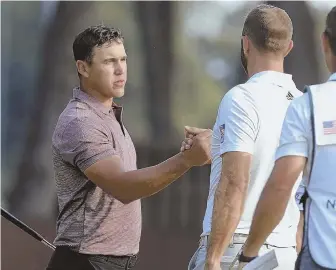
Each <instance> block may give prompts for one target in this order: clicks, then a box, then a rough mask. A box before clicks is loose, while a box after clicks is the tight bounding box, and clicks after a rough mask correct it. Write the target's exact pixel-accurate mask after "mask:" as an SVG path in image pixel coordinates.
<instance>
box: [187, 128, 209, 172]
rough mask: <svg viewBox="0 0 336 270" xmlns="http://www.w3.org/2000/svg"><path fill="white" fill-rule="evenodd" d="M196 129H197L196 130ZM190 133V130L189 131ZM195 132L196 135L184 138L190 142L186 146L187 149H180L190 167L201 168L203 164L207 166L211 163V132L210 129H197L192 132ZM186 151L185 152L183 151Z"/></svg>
mask: <svg viewBox="0 0 336 270" xmlns="http://www.w3.org/2000/svg"><path fill="white" fill-rule="evenodd" d="M196 129H197V128H196ZM189 131H190V130H189ZM192 131H197V133H196V132H195V133H190V134H187V133H186V136H189V140H191V144H185V146H186V145H188V146H189V147H188V148H185V149H182V148H183V146H182V147H181V152H182V153H183V155H184V157H185V158H186V159H187V161H188V163H189V164H191V165H192V166H202V165H205V164H209V162H210V161H211V153H210V150H211V138H212V130H211V129H197V130H195V128H194V130H192ZM191 135H193V137H191ZM185 150H187V151H185Z"/></svg>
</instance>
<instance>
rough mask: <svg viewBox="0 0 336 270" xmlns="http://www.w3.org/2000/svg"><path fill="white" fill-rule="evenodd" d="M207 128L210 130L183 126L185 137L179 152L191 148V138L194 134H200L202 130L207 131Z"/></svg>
mask: <svg viewBox="0 0 336 270" xmlns="http://www.w3.org/2000/svg"><path fill="white" fill-rule="evenodd" d="M207 130H211V129H205V128H197V127H189V126H185V127H184V135H185V139H184V140H183V142H182V145H181V152H183V151H184V150H188V149H190V148H191V145H192V139H193V137H194V136H196V135H198V134H200V133H202V132H204V131H207Z"/></svg>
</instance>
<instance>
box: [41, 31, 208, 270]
mask: <svg viewBox="0 0 336 270" xmlns="http://www.w3.org/2000/svg"><path fill="white" fill-rule="evenodd" d="M73 54H74V58H75V61H76V66H77V72H78V75H79V82H80V85H79V87H77V88H75V89H74V90H73V98H72V99H71V100H70V102H69V103H68V105H67V106H66V108H65V109H64V111H63V112H62V113H61V115H60V117H59V119H58V122H57V125H56V128H55V131H54V134H53V137H52V150H53V163H54V170H55V180H56V191H57V197H58V204H59V216H58V218H57V235H56V239H55V241H54V244H55V246H56V250H55V252H54V253H53V255H52V258H51V260H50V262H49V265H48V267H47V269H49V270H67V269H69V270H70V269H71V270H76V269H78V270H86V269H96V270H97V269H104V270H110V269H115V270H116V269H118V270H119V269H133V267H134V265H135V264H136V261H137V256H138V255H137V254H138V252H139V241H140V234H141V223H142V221H141V205H140V199H141V198H144V197H148V196H151V195H153V194H155V193H157V192H158V191H160V190H162V189H163V188H165V187H167V186H168V185H169V184H170V183H172V182H173V181H175V180H176V179H178V178H179V177H180V176H182V175H183V174H184V173H185V172H187V171H188V170H189V169H190V168H191V167H193V166H201V165H203V164H205V163H206V162H207V161H208V160H209V159H210V137H211V133H212V131H211V130H206V131H205V132H202V133H201V134H199V135H198V136H196V143H195V145H193V147H192V148H191V149H190V150H189V151H186V152H183V153H181V152H180V153H178V154H177V155H175V156H173V157H171V158H170V159H168V160H166V161H164V162H162V163H160V164H158V165H156V166H152V167H148V168H145V169H140V170H137V165H136V152H135V148H134V145H133V142H132V139H131V137H130V135H129V133H128V132H127V130H126V128H125V126H124V124H123V122H122V110H123V108H122V107H120V106H118V105H117V104H115V103H114V98H120V97H122V96H123V95H124V87H125V83H126V80H127V61H126V58H127V56H126V52H125V47H124V39H123V36H122V34H121V32H120V31H119V30H116V29H114V28H108V27H105V26H94V27H90V28H88V29H86V30H85V31H83V32H81V33H80V34H79V35H78V36H77V37H76V38H75V41H74V43H73Z"/></svg>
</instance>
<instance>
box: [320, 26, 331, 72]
mask: <svg viewBox="0 0 336 270" xmlns="http://www.w3.org/2000/svg"><path fill="white" fill-rule="evenodd" d="M321 39H322V47H323V53H324V59H325V63H326V65H327V68H328V70H329V71H330V72H331V71H332V64H331V63H332V51H331V48H330V44H329V39H328V34H327V33H326V32H324V33H323V34H322V37H321Z"/></svg>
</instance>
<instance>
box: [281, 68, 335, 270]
mask: <svg viewBox="0 0 336 270" xmlns="http://www.w3.org/2000/svg"><path fill="white" fill-rule="evenodd" d="M335 87H336V73H334V74H332V75H331V76H330V78H329V80H328V81H327V82H326V83H323V84H320V85H315V86H311V89H312V96H313V97H314V99H313V100H314V101H317V102H316V103H314V110H312V108H311V102H310V99H309V95H308V93H306V94H304V95H303V96H302V97H300V98H298V99H296V100H294V101H293V102H292V103H291V104H290V106H289V108H288V111H287V114H286V118H285V120H284V124H283V128H282V132H281V138H280V145H279V148H278V150H277V153H276V159H279V158H281V157H285V156H301V157H305V158H307V162H306V166H305V168H304V171H303V179H302V184H301V187H302V189H303V190H304V189H305V187H307V184H308V181H309V184H308V188H307V190H308V194H309V198H310V200H309V201H308V203H307V204H306V205H307V211H308V212H309V215H305V217H306V219H305V220H306V223H305V224H306V227H305V228H306V229H307V230H306V234H307V237H308V238H309V241H308V243H309V251H310V253H311V255H312V257H313V258H314V261H315V262H316V263H317V264H319V265H321V266H323V267H326V268H328V269H335V266H336V248H335V247H336V245H335V243H336V242H335V237H334V236H335V235H336V234H335V233H336V232H335V226H334V225H335V222H336V212H335V198H336V189H335V181H334V180H335V175H336V167H335V160H336V145H335V141H332V140H330V141H329V143H328V141H327V143H324V142H325V141H323V140H322V139H326V140H328V137H329V136H334V134H335V132H334V130H331V132H330V133H329V132H327V133H324V132H323V131H325V127H324V125H323V124H322V122H323V123H324V121H329V120H332V121H329V122H334V121H335V120H336V119H335V115H336V114H335V112H336V111H335V107H334V105H335V104H336V102H335V101H336V91H335V89H336V88H335ZM324 91H326V92H324ZM321 100H322V102H321ZM312 111H314V121H315V127H314V128H315V136H316V137H315V138H316V145H315V148H314V149H315V154H314V168H313V170H312V174H311V175H310V173H311V166H312V155H313V153H312V152H313V143H314V141H313V132H312V131H313V128H312V122H311V116H312ZM329 117H330V118H331V119H330V118H329ZM321 131H322V132H321ZM330 138H333V137H329V139H330ZM321 141H322V142H323V143H321ZM301 193H302V192H301ZM298 197H299V196H298Z"/></svg>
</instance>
